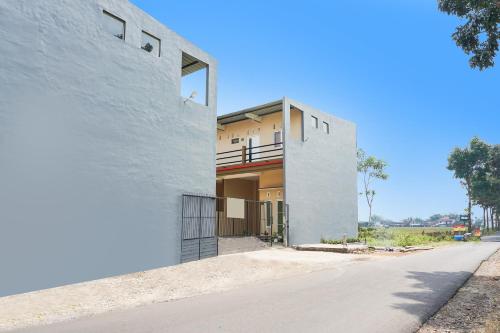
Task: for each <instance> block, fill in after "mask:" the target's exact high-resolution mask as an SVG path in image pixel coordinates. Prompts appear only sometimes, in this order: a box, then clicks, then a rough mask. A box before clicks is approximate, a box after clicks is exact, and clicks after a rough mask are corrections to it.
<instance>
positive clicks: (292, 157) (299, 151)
mask: <svg viewBox="0 0 500 333" xmlns="http://www.w3.org/2000/svg"><path fill="white" fill-rule="evenodd" d="M290 104H291V105H293V106H295V107H297V108H299V109H300V110H302V111H303V112H304V141H302V140H300V139H294V138H292V137H291V134H290ZM283 109H284V112H283V114H284V120H283V122H284V124H285V147H284V148H285V161H284V173H285V176H284V178H285V202H286V203H287V204H289V241H290V245H293V244H304V243H318V242H319V241H320V239H321V238H322V237H324V238H330V239H341V238H342V236H343V235H344V233H345V234H347V236H348V237H355V236H356V235H357V225H358V224H357V223H358V218H357V215H358V207H357V203H358V199H357V182H356V177H357V171H356V126H355V125H354V124H353V123H351V122H349V121H346V120H343V119H340V118H337V117H334V116H332V115H331V114H328V113H324V112H321V111H319V110H316V109H314V108H312V107H310V106H307V105H304V104H302V103H299V102H297V101H294V100H291V99H289V98H284V103H283ZM311 115H313V116H315V117H317V118H318V120H319V128H318V129H315V128H313V127H312V126H311ZM323 121H326V122H328V123H329V124H330V134H325V133H324V132H323V130H322V128H321V125H322V122H323Z"/></svg>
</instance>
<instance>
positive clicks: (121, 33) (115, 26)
mask: <svg viewBox="0 0 500 333" xmlns="http://www.w3.org/2000/svg"><path fill="white" fill-rule="evenodd" d="M102 13H103V16H104V29H105V30H106V31H107V32H109V33H110V34H111V35H113V36H115V37H116V38H119V39H122V40H125V21H124V20H122V19H121V18H119V17H118V16H116V15H113V14H111V13H110V12H107V11H105V10H103V11H102Z"/></svg>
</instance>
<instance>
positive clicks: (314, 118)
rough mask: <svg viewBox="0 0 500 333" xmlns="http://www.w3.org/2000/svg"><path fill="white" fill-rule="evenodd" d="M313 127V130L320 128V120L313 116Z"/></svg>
mask: <svg viewBox="0 0 500 333" xmlns="http://www.w3.org/2000/svg"><path fill="white" fill-rule="evenodd" d="M311 125H312V127H313V128H318V118H316V117H315V116H311Z"/></svg>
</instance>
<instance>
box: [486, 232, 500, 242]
mask: <svg viewBox="0 0 500 333" xmlns="http://www.w3.org/2000/svg"><path fill="white" fill-rule="evenodd" d="M481 241H483V242H500V232H497V233H496V234H494V235H490V236H482V237H481Z"/></svg>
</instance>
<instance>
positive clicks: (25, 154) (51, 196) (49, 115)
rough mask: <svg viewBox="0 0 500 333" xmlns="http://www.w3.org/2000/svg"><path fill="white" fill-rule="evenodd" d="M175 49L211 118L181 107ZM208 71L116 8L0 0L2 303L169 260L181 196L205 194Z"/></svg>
mask: <svg viewBox="0 0 500 333" xmlns="http://www.w3.org/2000/svg"><path fill="white" fill-rule="evenodd" d="M103 9H105V10H107V11H109V12H111V13H113V14H115V15H117V16H119V17H121V18H122V19H124V20H125V21H126V40H125V41H122V40H119V39H118V38H115V37H113V36H109V35H108V34H107V33H106V32H105V31H104V30H103V25H102V10H103ZM141 30H146V31H148V32H149V33H152V34H154V35H155V36H157V37H158V38H160V39H161V42H162V54H161V57H159V58H158V57H155V56H154V55H153V54H150V53H147V52H145V51H144V50H142V49H140V45H141V44H140V43H141ZM182 50H184V51H186V52H188V53H190V54H191V55H193V56H195V57H197V58H199V59H200V60H202V61H204V62H206V63H208V64H209V66H210V70H209V79H210V90H209V106H208V107H205V106H201V105H195V104H193V103H192V102H190V101H188V102H187V103H186V104H185V103H184V102H183V99H182V98H181V97H180V90H181V88H180V68H181V52H182ZM215 73H216V63H215V60H214V59H213V58H211V57H210V56H209V55H207V54H206V53H205V52H203V51H201V50H200V49H199V48H197V47H196V46H194V45H192V44H190V43H189V42H187V41H186V40H184V39H183V38H181V37H180V36H178V35H177V34H175V33H174V32H172V31H171V30H169V29H168V28H166V27H164V26H163V25H161V24H160V23H159V22H157V21H155V20H154V19H152V18H151V17H150V16H148V15H147V14H145V13H144V12H142V11H140V10H139V9H138V8H136V7H134V6H133V5H131V4H130V3H129V2H128V1H126V0H85V1H75V0H51V1H33V0H2V1H0V227H1V231H0V265H1V269H0V271H1V273H0V296H3V295H8V294H13V293H19V292H25V291H30V290H35V289H40V288H48V287H53V286H57V285H62V284H67V283H72V282H78V281H84V280H89V279H95V278H100V277H104V276H110V275H116V274H122V273H127V272H133V271H140V270H145V269H150V268H154V267H159V266H164V265H171V264H176V263H178V262H179V259H180V230H181V225H180V207H181V205H180V203H181V194H182V193H185V192H199V193H207V194H211V193H214V192H215V141H214V140H215V137H216V136H215V134H216V133H215V131H216V129H215V123H216V104H215V103H216V75H215Z"/></svg>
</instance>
